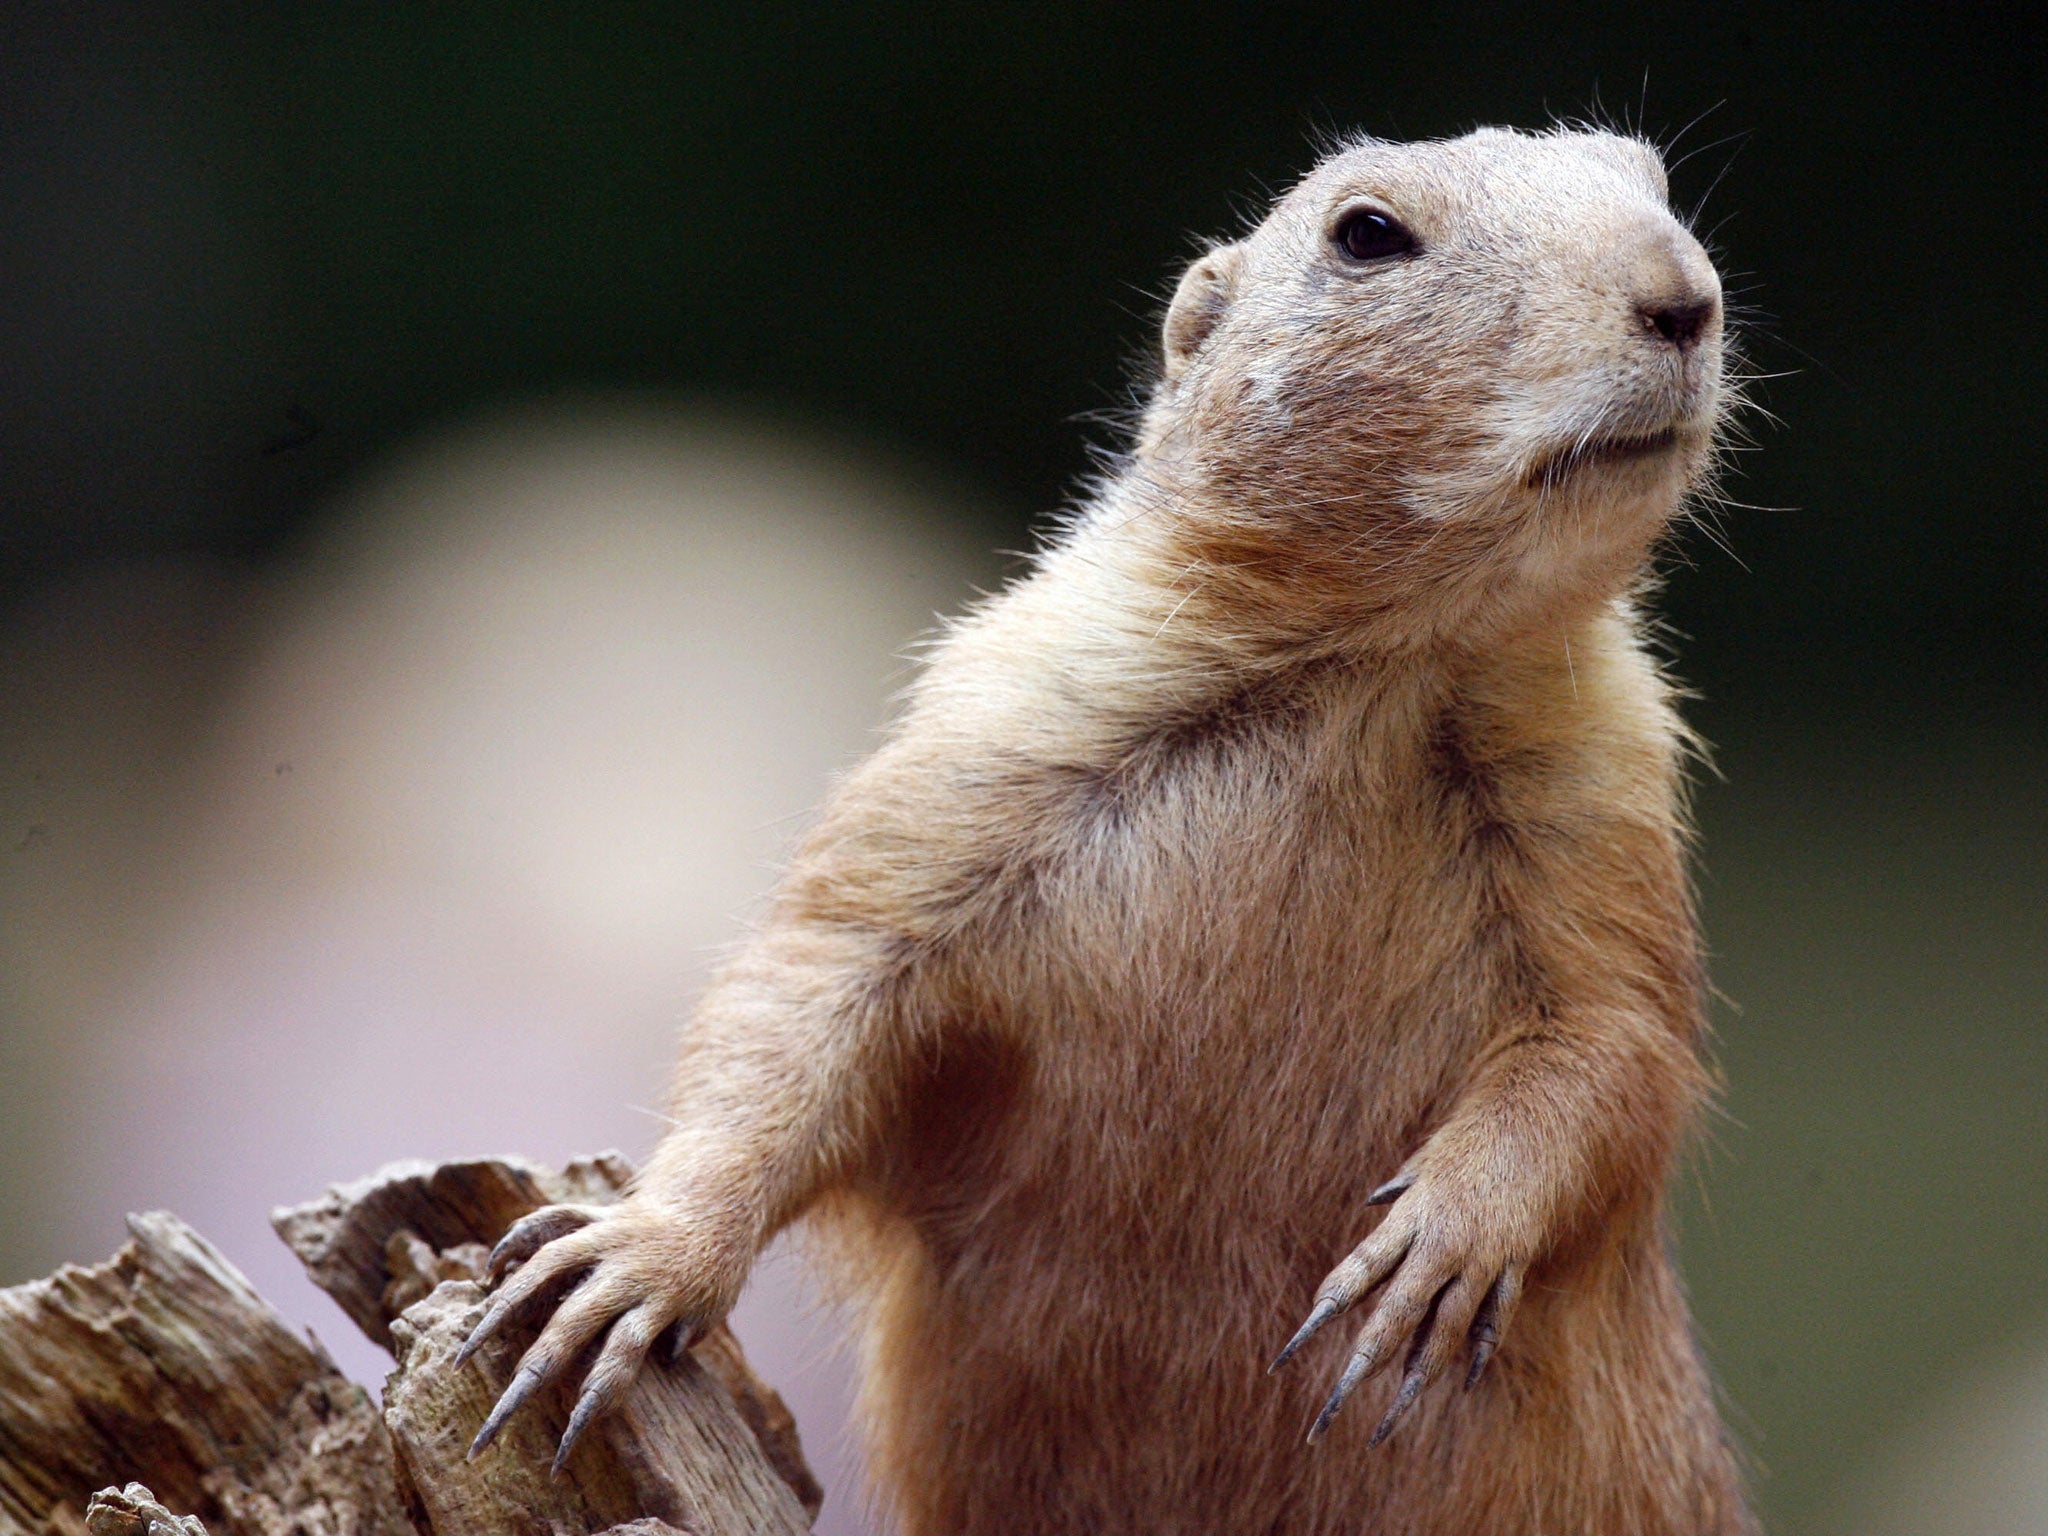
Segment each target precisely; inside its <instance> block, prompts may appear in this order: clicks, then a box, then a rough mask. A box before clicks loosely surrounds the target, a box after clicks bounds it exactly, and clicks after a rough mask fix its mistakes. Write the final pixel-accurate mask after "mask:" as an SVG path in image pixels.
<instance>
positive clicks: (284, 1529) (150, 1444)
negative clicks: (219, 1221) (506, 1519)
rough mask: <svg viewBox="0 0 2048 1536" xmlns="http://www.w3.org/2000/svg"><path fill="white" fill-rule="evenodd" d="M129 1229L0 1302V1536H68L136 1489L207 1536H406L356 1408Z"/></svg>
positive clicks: (235, 1277)
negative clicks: (109, 1248) (110, 1252)
mask: <svg viewBox="0 0 2048 1536" xmlns="http://www.w3.org/2000/svg"><path fill="white" fill-rule="evenodd" d="M128 1229H129V1232H130V1233H131V1234H132V1235H131V1239H130V1241H129V1242H128V1243H127V1244H125V1245H124V1246H123V1247H122V1248H121V1250H120V1251H119V1252H118V1253H116V1254H115V1255H114V1257H113V1258H112V1259H110V1260H109V1261H107V1262H106V1263H104V1264H99V1265H95V1266H93V1267H91V1268H79V1267H76V1266H70V1265H67V1266H66V1267H65V1268H63V1269H61V1270H59V1271H58V1272H57V1273H56V1274H54V1275H52V1276H50V1277H49V1278H48V1279H46V1280H37V1281H32V1282H30V1283H29V1284H27V1285H20V1286H15V1287H13V1288H12V1289H9V1290H4V1291H0V1532H4V1533H7V1536H14V1533H21V1536H40V1533H43V1532H64V1533H67V1536H76V1533H78V1532H80V1531H82V1530H84V1528H85V1527H84V1515H83V1511H84V1509H85V1507H86V1505H87V1502H88V1500H89V1499H90V1497H91V1495H92V1494H93V1493H94V1491H95V1490H97V1489H101V1488H104V1487H106V1486H107V1485H108V1484H110V1483H111V1484H121V1483H125V1482H128V1481H129V1480H131V1479H134V1480H140V1481H146V1482H147V1483H148V1484H149V1485H150V1486H151V1487H152V1488H156V1489H160V1490H161V1491H162V1496H163V1498H164V1499H165V1500H166V1501H167V1502H168V1504H169V1505H170V1506H171V1507H172V1508H176V1509H180V1510H183V1511H186V1512H188V1513H190V1514H194V1515H197V1516H199V1517H200V1518H201V1519H202V1520H204V1521H205V1523H206V1524H207V1526H208V1527H209V1528H210V1529H211V1530H212V1532H213V1533H214V1536H414V1527H413V1525H412V1522H411V1521H410V1519H408V1518H407V1515H406V1513H405V1508H404V1504H403V1502H402V1500H401V1498H400V1496H399V1491H398V1483H397V1477H396V1459H395V1457H394V1455H393V1450H392V1443H391V1438H390V1435H389V1433H388V1432H387V1431H386V1429H385V1427H384V1424H383V1421H382V1419H381V1418H380V1416H379V1415H378V1412H377V1409H376V1406H375V1405H374V1404H373V1403H372V1402H371V1401H370V1398H369V1395H368V1394H367V1393H366V1392H364V1391H363V1389H362V1388H361V1387H358V1386H357V1385H355V1384H354V1383H353V1382H351V1381H349V1380H348V1379H347V1378H345V1377H343V1376H342V1375H341V1374H340V1373H339V1372H338V1371H337V1370H336V1369H335V1367H334V1363H333V1361H331V1360H330V1359H328V1357H327V1355H326V1352H325V1351H323V1350H321V1349H320V1348H319V1347H318V1346H317V1345H309V1344H308V1343H307V1342H306V1341H305V1340H303V1339H301V1338H300V1337H299V1336H298V1335H297V1334H295V1333H294V1332H293V1331H292V1330H291V1328H290V1327H289V1326H288V1325H287V1324H286V1323H285V1320H284V1319H283V1318H282V1317H280V1316H278V1314H277V1313H276V1311H274V1310H273V1309H272V1308H271V1307H270V1305H269V1304H268V1303H267V1302H265V1301H264V1300H263V1299H262V1298H261V1297H260V1296H258V1295H257V1294H256V1293H255V1291H254V1290H252V1289H251V1288H250V1286H249V1282H248V1281H247V1280H245V1279H243V1278H242V1276H241V1274H240V1273H239V1272H237V1271H236V1269H235V1268H234V1266H233V1265H231V1264H229V1263H228V1261H227V1260H226V1259H225V1258H223V1257H222V1256H221V1255H220V1253H219V1252H218V1251H217V1250H215V1249H214V1247H213V1246H212V1245H211V1244H210V1243H208V1242H207V1241H206V1240H205V1239H204V1238H202V1237H200V1236H199V1234H198V1233H196V1232H194V1231H193V1230H192V1229H191V1228H189V1227H187V1226H186V1225H185V1224H184V1223H183V1222H181V1221H179V1220H178V1219H177V1218H176V1217H175V1216H172V1215H169V1214H167V1213H165V1212H154V1213H152V1214H149V1215H146V1216H131V1217H130V1218H129V1219H128Z"/></svg>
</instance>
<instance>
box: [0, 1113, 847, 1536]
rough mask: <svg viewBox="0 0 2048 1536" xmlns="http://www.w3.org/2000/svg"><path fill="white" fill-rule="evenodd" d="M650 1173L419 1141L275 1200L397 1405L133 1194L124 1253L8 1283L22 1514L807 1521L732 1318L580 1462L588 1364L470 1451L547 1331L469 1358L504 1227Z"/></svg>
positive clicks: (140, 1528) (638, 1524)
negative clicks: (557, 1458) (387, 1352)
mask: <svg viewBox="0 0 2048 1536" xmlns="http://www.w3.org/2000/svg"><path fill="white" fill-rule="evenodd" d="M630 1174H631V1169H630V1167H629V1166H628V1165H627V1164H626V1163H625V1161H624V1159H622V1158H619V1157H618V1156H616V1154H608V1155H606V1156H604V1157H599V1158H590V1159H584V1160H580V1161H578V1162H576V1163H572V1164H571V1165H570V1166H569V1167H568V1168H566V1169H563V1170H561V1171H560V1172H555V1171H553V1170H549V1169H545V1168H540V1167H537V1166H535V1165H532V1164H529V1163H525V1162H522V1161H520V1160H517V1159H512V1158H501V1159H478V1160H473V1161H468V1162H460V1163H445V1164H440V1165H429V1164H424V1163H410V1164H395V1165H393V1166H391V1167H389V1168H386V1169H384V1170H382V1171H381V1172H380V1173H378V1174H375V1175H372V1176H371V1177H370V1178H368V1179H364V1180H361V1181H359V1182H357V1183H355V1184H352V1185H345V1186H337V1187H336V1188H334V1189H332V1190H330V1191H328V1193H327V1194H326V1195H325V1196H323V1197H322V1198H321V1199H319V1200H316V1201H313V1202H311V1203H309V1204H307V1205H303V1206H298V1207H294V1208H292V1209H290V1210H285V1211H279V1212H277V1213H276V1215H275V1216H274V1218H273V1220H274V1222H275V1224H276V1226H277V1228H278V1231H279V1233H280V1235H282V1236H283V1237H284V1238H285V1240H286V1241H287V1243H289V1244H290V1246H291V1247H292V1249H293V1251H294V1252H295V1253H297V1254H298V1255H299V1256H300V1258H301V1259H302V1260H303V1261H304V1262H305V1264H306V1267H307V1270H308V1272H309V1273H310V1274H311V1275H312V1276H313V1278H314V1279H315V1280H316V1281H317V1282H318V1283H319V1284H320V1285H321V1286H322V1287H324V1288H325V1289H326V1290H327V1291H328V1292H329V1293H330V1294H331V1295H333V1296H334V1298H335V1299H336V1301H337V1302H339V1303H340V1305H341V1307H342V1309H343V1310H344V1311H345V1312H347V1313H348V1315H349V1316H350V1317H351V1318H352V1319H354V1320H355V1322H356V1323H357V1324H358V1326H360V1327H361V1328H362V1329H363V1330H364V1331H365V1332H366V1333H367V1334H369V1336H370V1337H371V1338H373V1339H376V1340H378V1341H379V1342H380V1343H382V1344H384V1345H385V1347H387V1348H389V1349H391V1350H392V1351H393V1354H394V1357H395V1359H396V1362H397V1364H396V1369H394V1371H393V1372H392V1374H391V1376H390V1378H389V1380H388V1381H387V1382H386V1384H385V1389H384V1403H383V1406H382V1408H381V1410H380V1409H379V1408H378V1406H377V1405H376V1404H375V1403H373V1402H372V1401H371V1399H370V1397H369V1394H368V1393H366V1392H365V1391H363V1389H362V1388H360V1387H358V1386H356V1385H355V1384H354V1383H352V1382H349V1381H348V1380H346V1379H345V1378H344V1377H342V1376H341V1375H340V1374H339V1373H338V1372H337V1371H336V1370H335V1368H334V1364H333V1362H332V1361H331V1360H330V1359H329V1358H328V1357H327V1355H326V1353H325V1351H323V1350H322V1349H320V1347H319V1346H318V1344H317V1343H310V1342H308V1341H305V1340H301V1339H300V1338H299V1337H298V1336H297V1335H295V1334H294V1333H293V1332H292V1331H291V1329H290V1328H289V1326H288V1325H287V1324H286V1323H285V1322H284V1320H283V1319H282V1318H281V1317H280V1316H278V1314H277V1313H276V1311H275V1310H274V1309H272V1308H271V1307H270V1306H269V1304H268V1303H266V1302H265V1301H264V1300H263V1299H262V1298H261V1297H260V1296H258V1295H257V1294H256V1293H255V1291H254V1290H252V1289H251V1288H250V1286H249V1284H248V1282H247V1281H246V1280H245V1279H243V1278H242V1276H241V1275H240V1274H239V1273H237V1272H236V1270H235V1269H234V1267H233V1266H232V1265H230V1264H229V1263H228V1262H227V1261H226V1260H225V1259H224V1258H222V1257H221V1255H220V1254H219V1253H218V1252H217V1251H215V1250H214V1249H213V1248H212V1246H211V1245H209V1244H208V1243H207V1242H206V1240H205V1239H204V1238H202V1237H200V1236H199V1235H198V1234H197V1233H195V1232H193V1231H192V1230H191V1229H190V1228H188V1227H186V1226H185V1225H184V1224H183V1223H182V1222H180V1221H179V1220H178V1219H177V1218H176V1217H174V1216H171V1215H168V1214H165V1213H161V1212H159V1213H155V1214H152V1215H147V1216H137V1217H131V1218H130V1219H129V1230H130V1232H131V1239H130V1241H129V1242H128V1243H127V1244H126V1245H125V1246H124V1247H123V1248H122V1249H121V1250H120V1252H118V1253H117V1254H115V1256H114V1257H113V1258H112V1259H111V1260H109V1261H108V1262H107V1263H105V1264H102V1265H98V1266H95V1267H93V1268H90V1269H80V1268H76V1267H70V1266H67V1267H66V1268H64V1269H62V1270H60V1271H58V1272H57V1273H56V1274H55V1275H53V1276H51V1277H50V1278H48V1279H46V1280H39V1281H35V1282H32V1283H30V1284H28V1285H23V1286H17V1287H15V1288H13V1289H12V1290H4V1291H0V1536H16V1533H20V1536H88V1533H90V1536H208V1533H211V1536H468V1533H484V1532H516V1533H520V1536H527V1533H532V1536H540V1533H543V1532H545V1533H549V1536H590V1533H597V1532H613V1533H615V1536H627V1533H628V1531H630V1532H631V1533H632V1536H665V1533H668V1532H686V1533H694V1536H725V1533H728V1532H730V1533H734V1536H738V1533H742V1532H744V1533H749V1536H752V1533H784V1532H786V1533H790V1536H800V1533H802V1532H804V1531H806V1530H808V1528H809V1524H810V1519H811V1517H812V1516H813V1515H814V1514H815V1513H816V1510H817V1507H818V1503H819V1501H820V1499H821V1497H822V1494H821V1492H820V1490H819V1488H818V1485H817V1482H816V1480H815V1479H814V1478H812V1476H811V1474H810V1471H809V1468H808V1467H807V1466H806V1465H805V1464H804V1460H803V1452H802V1448H801V1446H800V1445H799V1444H798V1441H797V1438H796V1429H795V1425H794V1423H793V1422H792V1421H791V1419H790V1415H789V1412H788V1410H787V1408H786V1407H784V1405H783V1403H782V1400H781V1399H780V1397H778V1396H777V1395H776V1394H775V1392H774V1391H773V1389H772V1388H770V1387H768V1386H767V1385H766V1384H765V1383H764V1382H762V1381H760V1379H759V1378H758V1377H756V1376H755V1375H754V1374H753V1372H752V1370H751V1369H750V1368H749V1367H748V1366H747V1364H746V1360H745V1357H744V1355H743V1354H742V1353H741V1352H740V1348H739V1344H738V1341H737V1340H735V1339H734V1338H733V1337H732V1335H731V1333H730V1332H729V1331H727V1330H724V1329H720V1330H717V1331H716V1332H714V1333H713V1334H712V1336H711V1337H710V1338H708V1339H706V1340H705V1341H704V1342H703V1343H702V1344H700V1345H699V1346H698V1347H697V1348H696V1349H695V1350H693V1351H692V1352H691V1353H690V1354H688V1355H685V1356H684V1357H683V1358H681V1359H680V1360H674V1361H669V1360H663V1361H661V1362H658V1363H656V1364H653V1365H651V1366H650V1367H649V1368H648V1370H647V1371H646V1372H645V1373H644V1374H643V1376H642V1378H641V1380H640V1381H639V1382H638V1383H637V1384H636V1385H635V1387H634V1389H633V1391H632V1392H631V1393H630V1394H629V1396H628V1398H627V1399H626V1401H625V1402H624V1403H623V1404H622V1405H621V1406H620V1408H619V1410H618V1411H617V1412H616V1413H614V1414H612V1415H611V1416H609V1417H608V1418H607V1419H605V1420H602V1421H600V1422H599V1423H598V1424H596V1425H595V1426H593V1427H592V1430H591V1432H590V1434H589V1435H588V1436H586V1438H585V1440H584V1442H583V1444H582V1445H580V1446H579V1447H578V1449H577V1452H576V1454H575V1455H574V1456H573V1457H572V1458H571V1459H570V1462H569V1465H568V1466H567V1467H566V1468H565V1469H564V1475H563V1476H562V1477H561V1478H560V1479H551V1478H550V1477H549V1476H548V1471H547V1469H548V1463H549V1461H550V1459H551V1458H552V1456H553V1450H554V1444H555V1439H556V1437H558V1436H559V1434H560V1433H561V1429H562V1426H563V1423H564V1422H565V1420H566V1418H567V1412H568V1408H569V1389H568V1388H566V1387H565V1388H563V1389H561V1390H559V1391H557V1392H556V1393H553V1394H542V1396H541V1397H540V1398H537V1399H536V1400H535V1402H534V1403H532V1404H530V1405H529V1406H528V1408H527V1410H526V1412H525V1413H523V1414H522V1415H521V1416H520V1417H519V1418H518V1419H515V1420H514V1422H513V1424H512V1425H511V1426H509V1427H508V1428H507V1430H506V1431H505V1433H504V1434H503V1435H502V1436H501V1437H500V1439H499V1442H498V1444H497V1446H496V1447H494V1448H493V1449H492V1450H491V1451H490V1452H489V1453H487V1454H486V1455H484V1456H483V1457H481V1458H479V1459H478V1460H477V1461H476V1462H474V1463H471V1462H469V1461H468V1460H466V1454H465V1453H466V1451H467V1448H468V1444H469V1440H470V1437H471V1436H473V1435H474V1434H475V1432H476V1428H477V1425H478V1424H479V1423H480V1422H481V1420H482V1418H483V1415H484V1413H485V1411H486V1410H487V1409H488V1407H489V1406H490V1404H491V1403H492V1402H493V1401H494V1400H495V1399H496V1396H497V1394H498V1392H499V1391H500V1390H502V1388H503V1386H504V1384H505V1381H506V1379H507V1378H508V1376H509V1373H510V1371H511V1369H512V1367H513V1365H514V1364H515V1363H516V1361H517V1359H518V1356H519V1351H520V1350H521V1348H523V1346H524V1343H525V1340H524V1339H519V1338H512V1339H506V1340H501V1341H493V1343H492V1345H490V1346H488V1347H486V1348H485V1349H484V1350H482V1351H481V1352H479V1354H478V1356H477V1357H476V1359H475V1360H473V1361H471V1362H470V1363H469V1364H468V1365H466V1366H464V1367H463V1368H461V1369H459V1370H458V1369H456V1368H455V1367H454V1365H453V1361H452V1356H453V1353H454V1350H455V1347H456V1345H457V1344H458V1343H459V1342H460V1340H461V1339H462V1337H463V1336H464V1335H465V1334H466V1333H467V1331H468V1329H469V1327H470V1326H471V1325H472V1324H473V1323H474V1321H475V1319H476V1317H477V1316H478V1315H479V1313H480V1312H481V1310H482V1298H483V1294H484V1293H483V1290H482V1287H481V1286H480V1285H479V1284H478V1277H479V1275H480V1273H481V1266H482V1263H483V1259H484V1256H485V1254H486V1253H487V1252H488V1251H489V1244H491V1243H493V1242H495V1241H496V1240H497V1238H498V1236H499V1235H500V1234H501V1233H502V1232H503V1231H504V1229H505V1228H506V1227H507V1226H509V1225H510V1224H511V1222H512V1221H514V1220H515V1219H517V1218H518V1217H519V1216H521V1215H524V1214H525V1213H526V1212H527V1211H529V1210H532V1209H535V1208H536V1207H538V1206H540V1205H543V1204H550V1203H556V1202H561V1201H571V1202H575V1203H579V1204H603V1203H606V1202H608V1201H610V1200H612V1199H615V1198H617V1196H618V1194H619V1192H620V1191H621V1190H622V1189H623V1187H624V1185H625V1183H626V1180H627V1179H628V1178H629V1177H630ZM123 1485H126V1486H125V1488H124V1487H123ZM145 1485H146V1486H145ZM96 1490H97V1492H96ZM152 1490H154V1492H152ZM159 1501H160V1502H159ZM194 1517H196V1519H195V1518H194Z"/></svg>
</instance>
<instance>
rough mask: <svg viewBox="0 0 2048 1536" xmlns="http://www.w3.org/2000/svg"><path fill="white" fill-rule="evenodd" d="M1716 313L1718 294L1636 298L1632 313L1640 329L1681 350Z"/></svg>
mask: <svg viewBox="0 0 2048 1536" xmlns="http://www.w3.org/2000/svg"><path fill="white" fill-rule="evenodd" d="M1720 314H1721V300H1720V299H1719V298H1718V297H1715V298H1707V299H1702V298H1683V299H1648V300H1644V299H1639V300H1637V301H1636V315H1637V317H1638V318H1639V319H1640V320H1641V321H1642V322H1643V329H1644V330H1646V331H1650V332H1653V333H1654V334H1656V335H1657V336H1659V337H1661V338H1662V339H1663V340H1665V341H1668V342H1671V343H1672V344H1673V345H1675V346H1676V347H1677V348H1678V350H1679V351H1681V352H1684V351H1686V350H1688V349H1689V348H1690V347H1691V346H1692V344H1693V343H1694V342H1696V341H1698V340H1699V339H1700V336H1701V334H1702V333H1703V332H1704V331H1705V330H1706V329H1707V327H1708V326H1709V325H1710V324H1712V323H1713V322H1714V321H1715V320H1717V319H1719V318H1720Z"/></svg>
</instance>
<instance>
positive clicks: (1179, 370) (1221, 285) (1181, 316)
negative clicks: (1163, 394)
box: [1162, 245, 1244, 383]
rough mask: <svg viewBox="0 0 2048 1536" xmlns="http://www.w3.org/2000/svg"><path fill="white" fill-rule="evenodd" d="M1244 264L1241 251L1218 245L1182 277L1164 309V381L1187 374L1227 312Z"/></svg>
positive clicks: (1242, 249)
mask: <svg viewBox="0 0 2048 1536" xmlns="http://www.w3.org/2000/svg"><path fill="white" fill-rule="evenodd" d="M1243 264H1244V248H1243V247H1242V246H1238V245H1219V246H1217V247H1216V249H1215V250H1213V251H1210V252H1209V253H1208V254H1207V255H1205V256H1203V257H1202V258H1201V259H1200V260H1199V261H1197V262H1196V263H1195V264H1194V265H1193V266H1191V267H1189V268H1188V269H1187V271H1186V273H1185V274H1183V275H1182V277H1181V280H1180V286H1179V287H1178V288H1176V289H1175V290H1174V292H1173V302H1172V303H1171V304H1169V305H1167V307H1166V327H1165V335H1164V337H1163V338H1162V340H1163V342H1164V345H1165V350H1166V378H1167V382H1168V383H1176V382H1178V381H1179V379H1180V376H1181V375H1182V374H1183V373H1185V372H1187V366H1188V363H1189V361H1190V360H1191V359H1192V358H1193V357H1194V355H1195V353H1197V352H1198V351H1200V350H1201V347H1202V343H1203V342H1205V341H1207V340H1208V339H1209V333H1210V332H1211V331H1213V330H1215V329H1216V322H1217V321H1219V320H1221V319H1222V318H1223V316H1224V315H1225V314H1226V313H1227V312H1228V311H1229V309H1230V300H1231V297H1232V295H1233V294H1235V293H1236V291H1237V273H1238V268H1239V267H1240V266H1242V265H1243Z"/></svg>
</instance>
